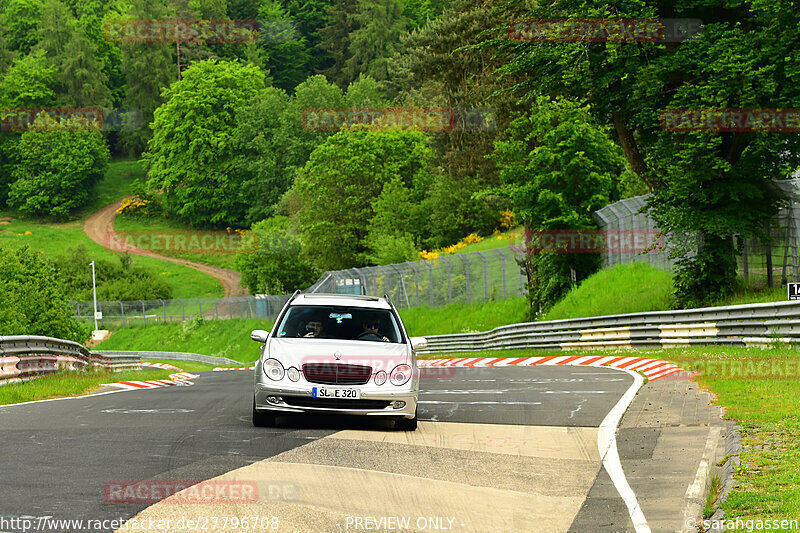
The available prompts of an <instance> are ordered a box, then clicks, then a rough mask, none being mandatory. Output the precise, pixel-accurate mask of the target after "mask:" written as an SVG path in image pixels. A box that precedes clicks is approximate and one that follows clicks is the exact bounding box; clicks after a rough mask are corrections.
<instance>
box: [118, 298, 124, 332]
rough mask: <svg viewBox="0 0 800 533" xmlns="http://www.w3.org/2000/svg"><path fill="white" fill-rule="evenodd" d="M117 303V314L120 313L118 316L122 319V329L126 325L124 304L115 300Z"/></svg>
mask: <svg viewBox="0 0 800 533" xmlns="http://www.w3.org/2000/svg"><path fill="white" fill-rule="evenodd" d="M117 302H119V312H120V316H121V317H122V327H123V328H124V327H125V326H126V324H125V304H123V303H122V302H120V301H119V300H117Z"/></svg>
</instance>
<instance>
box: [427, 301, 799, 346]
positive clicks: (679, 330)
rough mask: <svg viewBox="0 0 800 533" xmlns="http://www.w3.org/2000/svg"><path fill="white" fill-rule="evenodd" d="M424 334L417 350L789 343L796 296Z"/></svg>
mask: <svg viewBox="0 0 800 533" xmlns="http://www.w3.org/2000/svg"><path fill="white" fill-rule="evenodd" d="M427 339H428V347H427V348H426V349H425V350H422V351H420V353H446V352H463V351H482V350H501V349H509V348H533V349H548V350H573V349H586V348H599V349H603V348H605V349H616V348H656V347H658V348H660V347H668V346H688V345H694V344H702V345H710V344H723V345H743V346H762V347H763V346H769V345H773V344H776V343H778V344H789V345H792V344H794V343H795V342H800V301H798V302H770V303H761V304H746V305H732V306H724V307H704V308H698V309H686V310H679V311H653V312H647V313H630V314H624V315H608V316H598V317H588V318H575V319H565V320H550V321H542V322H526V323H522V324H511V325H508V326H500V327H498V328H495V329H493V330H490V331H484V332H480V333H461V334H454V335H433V336H429V337H427Z"/></svg>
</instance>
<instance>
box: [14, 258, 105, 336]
mask: <svg viewBox="0 0 800 533" xmlns="http://www.w3.org/2000/svg"><path fill="white" fill-rule="evenodd" d="M73 313H74V310H73V309H72V307H71V306H70V304H69V300H68V299H67V298H66V295H65V294H64V293H63V292H62V290H61V284H60V282H59V279H58V277H57V275H56V271H55V269H54V268H53V265H52V263H50V262H49V261H47V260H46V259H45V258H44V257H43V256H42V255H41V254H39V253H38V252H33V251H31V249H30V248H28V247H27V246H24V247H22V248H19V249H17V250H9V249H4V248H0V335H45V336H48V337H56V338H60V339H66V340H72V341H76V342H83V341H84V340H86V338H87V337H88V336H89V330H88V328H86V327H83V326H81V324H80V323H78V321H77V320H75V319H74V318H73V317H72V316H73Z"/></svg>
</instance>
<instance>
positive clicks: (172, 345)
mask: <svg viewBox="0 0 800 533" xmlns="http://www.w3.org/2000/svg"><path fill="white" fill-rule="evenodd" d="M271 328H272V322H270V321H268V320H264V319H260V318H240V319H236V318H235V319H232V320H198V319H197V318H195V319H193V320H187V321H186V322H169V323H166V324H158V325H154V326H143V327H132V328H123V329H121V330H119V331H117V332H115V333H114V334H113V335H111V337H109V338H108V339H107V340H105V341H103V342H101V343H100V344H99V345H97V346H96V347H95V350H143V351H159V352H189V353H199V354H202V355H210V356H212V357H228V358H230V359H233V360H235V361H241V362H243V363H252V362H253V361H255V360H256V358H258V344H256V343H255V342H253V341H252V340H250V332H251V331H253V330H254V329H266V330H269V329H271ZM164 362H166V363H169V364H172V365H174V366H178V367H180V368H183V369H184V370H189V368H187V367H184V366H181V365H180V364H176V362H175V361H164ZM179 363H183V361H181V362H179ZM226 366H227V364H226Z"/></svg>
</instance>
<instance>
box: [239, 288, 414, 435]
mask: <svg viewBox="0 0 800 533" xmlns="http://www.w3.org/2000/svg"><path fill="white" fill-rule="evenodd" d="M251 338H252V339H253V340H254V341H257V342H260V343H263V346H262V347H261V356H260V357H259V359H258V362H257V363H256V365H255V395H254V398H253V424H254V425H256V426H261V427H264V426H272V425H274V424H275V422H276V417H277V416H278V415H288V414H292V413H337V414H347V415H364V416H372V417H386V418H390V419H393V420H394V421H395V428H396V429H399V430H405V431H413V430H415V429H416V428H417V398H418V394H419V369H418V368H417V361H416V353H415V350H419V349H421V348H424V347H425V344H426V340H425V338H423V337H415V338H409V337H408V335H407V333H406V331H405V327H404V326H403V322H402V320H400V315H399V314H398V313H397V310H396V309H395V308H394V306H393V305H392V304H391V302H390V301H389V300H388V299H387V298H377V297H371V296H358V295H346V294H298V293H295V294H294V295H293V296H292V298H291V299H290V300H289V302H287V304H286V305H285V306H284V308H283V309H282V310H281V313H280V315H279V316H278V319H277V320H276V321H275V325H274V327H273V328H272V331H270V332H267V331H263V330H256V331H253V332H252V334H251Z"/></svg>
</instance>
